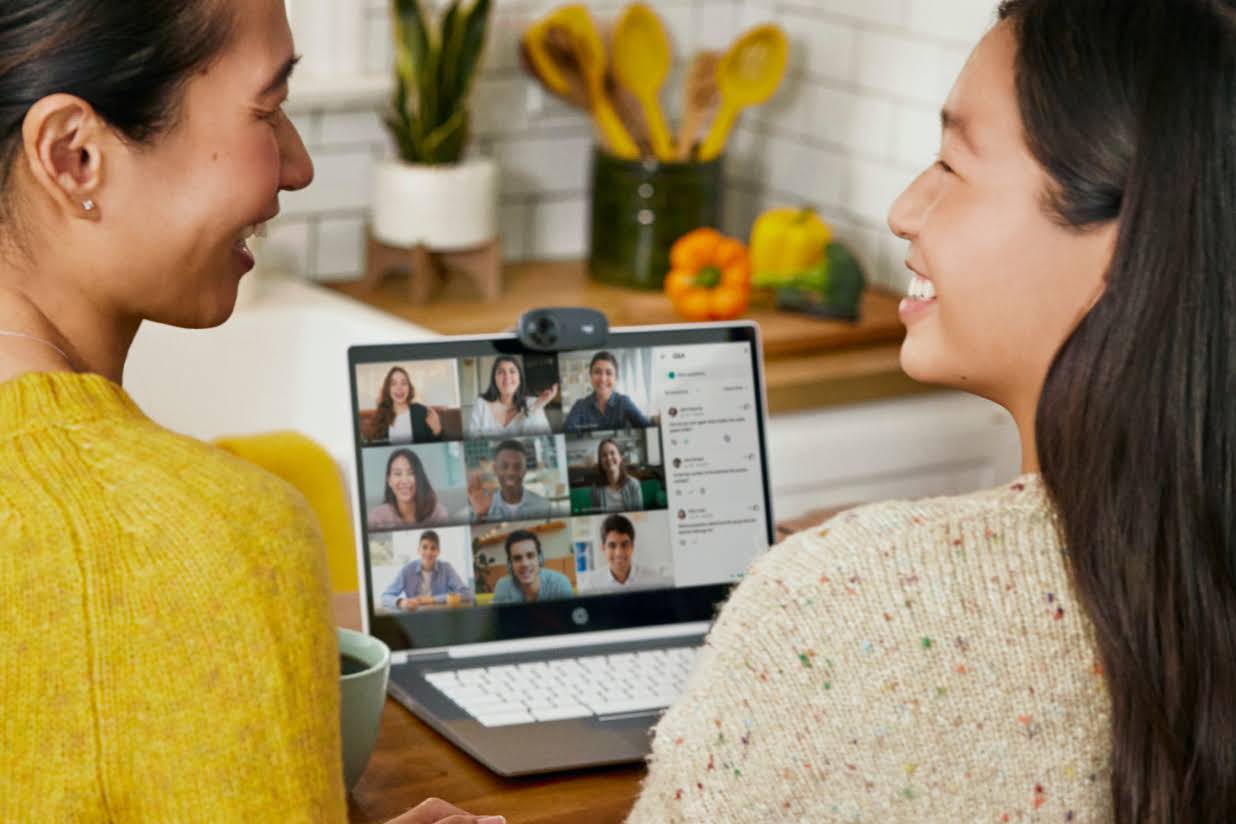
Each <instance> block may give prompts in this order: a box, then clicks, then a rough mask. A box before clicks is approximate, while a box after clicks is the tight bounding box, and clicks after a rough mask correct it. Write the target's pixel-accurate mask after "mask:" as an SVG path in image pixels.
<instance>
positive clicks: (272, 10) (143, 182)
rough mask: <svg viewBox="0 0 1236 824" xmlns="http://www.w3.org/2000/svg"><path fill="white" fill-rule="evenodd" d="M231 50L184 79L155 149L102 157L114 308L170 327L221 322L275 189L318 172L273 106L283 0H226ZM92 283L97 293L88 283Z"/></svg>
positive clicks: (281, 90) (279, 83)
mask: <svg viewBox="0 0 1236 824" xmlns="http://www.w3.org/2000/svg"><path fill="white" fill-rule="evenodd" d="M226 5H227V7H228V8H229V9H230V11H231V13H232V14H233V15H234V17H235V27H234V31H233V33H232V38H231V41H230V43H229V45H228V46H227V47H226V48H225V50H224V51H223V53H222V54H221V55H220V56H219V57H218V59H217V60H216V61H215V62H214V63H212V64H211V65H210V66H209V67H208V68H207V69H206V70H205V71H204V72H198V73H196V74H194V75H193V76H192V77H191V78H190V79H189V80H188V82H187V83H186V84H185V87H184V92H183V99H182V101H181V106H180V112H179V119H178V121H177V122H176V123H175V125H174V126H172V127H171V129H170V130H169V131H168V132H167V133H166V134H165V135H163V136H161V137H159V138H158V139H157V140H155V142H154V143H153V145H151V146H131V145H129V144H127V143H124V142H123V141H120V140H119V138H116V139H115V141H113V142H112V144H111V148H112V149H113V151H110V152H108V153H107V154H106V155H105V162H104V165H103V174H104V182H103V186H102V188H101V189H100V190H99V197H98V210H99V214H100V218H99V223H100V225H101V226H106V227H114V231H112V232H110V233H109V234H108V235H107V236H106V237H102V236H101V235H102V233H98V234H99V235H100V237H99V238H97V239H96V242H97V243H98V244H106V246H107V248H95V249H93V250H92V252H93V254H94V255H96V256H97V259H100V260H115V261H122V262H123V267H124V272H123V277H121V276H120V273H117V274H116V275H115V276H113V277H112V278H109V280H108V283H107V286H108V289H109V292H110V293H109V294H107V295H105V296H102V297H101V299H102V300H103V301H105V303H106V304H108V305H109V306H110V308H112V309H114V310H116V311H118V312H119V313H121V314H124V315H130V316H137V317H143V318H149V319H153V320H157V321H160V322H164V323H169V324H173V325H176V326H186V327H204V326H213V325H217V324H219V323H222V322H223V321H224V320H225V319H226V318H227V317H228V316H229V315H230V314H231V312H232V308H233V306H234V304H235V300H236V288H237V285H238V283H239V281H240V278H241V276H243V275H244V274H245V273H246V272H247V271H249V269H251V268H252V266H253V257H252V254H251V253H250V252H249V250H248V249H247V247H246V245H245V244H244V242H243V240H244V238H245V237H247V236H248V235H249V234H251V232H252V227H254V226H255V225H256V224H261V223H264V222H265V221H267V220H270V219H271V218H273V217H274V216H275V215H276V214H277V213H278V210H279V203H278V195H279V192H280V190H291V189H300V188H303V187H304V186H307V185H308V184H309V182H310V181H311V180H312V179H313V165H312V163H311V161H310V160H309V156H308V154H307V153H306V152H305V147H304V144H303V143H302V142H301V139H300V136H299V134H298V133H297V131H296V127H295V126H294V125H293V124H292V122H291V121H290V120H289V119H288V118H287V117H286V116H285V115H284V114H283V112H282V109H281V108H280V107H281V105H282V102H283V100H284V99H285V98H286V96H287V82H286V79H287V74H288V72H289V71H290V63H291V60H292V57H293V46H292V35H291V31H290V29H289V28H288V21H287V16H286V14H285V12H284V3H283V2H282V0H226ZM86 287H87V288H97V286H96V285H93V284H86Z"/></svg>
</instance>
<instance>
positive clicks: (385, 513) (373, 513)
mask: <svg viewBox="0 0 1236 824" xmlns="http://www.w3.org/2000/svg"><path fill="white" fill-rule="evenodd" d="M368 521H369V528H370V529H385V528H388V527H393V526H399V525H400V524H401V523H402V522H401V521H400V519H399V513H397V512H396V511H395V507H393V506H391V505H390V504H389V503H386V502H383V503H380V504H378V505H377V506H375V507H373V508H372V509H370V510H369V515H368Z"/></svg>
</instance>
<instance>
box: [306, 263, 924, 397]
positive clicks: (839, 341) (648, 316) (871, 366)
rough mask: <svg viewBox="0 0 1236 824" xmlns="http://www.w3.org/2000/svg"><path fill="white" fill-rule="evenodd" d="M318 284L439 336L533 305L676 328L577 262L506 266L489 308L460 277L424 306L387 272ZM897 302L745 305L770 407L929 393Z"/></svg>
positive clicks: (666, 314) (651, 295)
mask: <svg viewBox="0 0 1236 824" xmlns="http://www.w3.org/2000/svg"><path fill="white" fill-rule="evenodd" d="M326 285H327V286H329V287H330V288H332V289H335V290H336V291H338V292H340V293H342V294H345V295H348V296H350V297H352V298H355V299H357V300H360V301H362V302H364V303H367V304H369V305H371V306H373V307H375V308H377V309H381V310H383V311H385V312H389V313H390V314H392V315H396V316H398V317H401V318H406V319H407V320H410V321H412V322H413V323H416V324H419V325H421V326H424V327H426V328H428V329H432V330H434V331H435V332H440V333H442V334H486V333H491V332H495V331H499V330H503V329H510V328H512V327H513V326H514V324H515V321H516V320H517V319H518V317H519V315H520V314H522V313H523V312H524V311H526V310H528V309H533V308H536V307H540V306H589V307H592V308H595V309H599V310H601V311H603V312H605V314H606V316H607V317H608V318H609V320H610V324H611V325H613V326H629V325H636V324H649V323H676V322H679V319H678V318H677V317H676V316H675V315H674V313H673V311H672V310H671V309H670V306H669V303H668V301H667V300H666V299H665V298H664V297H663V296H662V295H661V294H660V293H657V292H644V291H640V290H634V289H622V288H619V287H615V286H608V285H605V284H601V283H596V282H594V281H592V280H590V279H589V278H588V276H587V271H586V266H585V264H584V263H583V262H580V261H569V262H550V263H517V264H512V265H509V266H507V267H506V268H505V269H504V271H503V296H502V298H501V300H498V301H495V302H492V303H484V302H482V301H480V300H478V299H477V297H476V293H475V292H474V291H473V290H472V287H471V286H470V284H468V283H467V282H466V280H465V279H463V278H450V277H448V278H447V279H446V281H445V282H444V283H443V284H442V286H441V287H440V289H439V290H438V292H437V293H435V295H434V297H433V299H432V301H431V302H429V303H426V304H421V305H415V304H412V303H411V302H410V301H409V299H408V293H409V289H408V282H407V276H391V277H389V278H387V279H386V280H385V281H384V282H383V283H382V285H381V286H379V287H378V288H377V289H376V290H373V291H368V290H366V288H365V287H364V286H363V285H362V284H361V283H360V282H359V281H358V282H342V283H333V284H326ZM898 302H899V298H898V297H897V296H894V295H892V294H890V293H888V292H884V291H881V290H878V289H868V290H867V292H866V294H865V295H864V296H863V304H862V308H861V319H860V320H859V322H858V323H846V322H844V321H835V320H820V319H816V318H811V317H807V316H805V315H798V314H794V313H790V312H778V311H776V310H775V309H773V308H771V307H768V306H760V305H756V306H753V307H752V310H751V311H750V312H749V313H748V317H750V318H751V319H752V320H754V321H756V322H757V323H759V325H760V330H761V333H762V335H763V337H764V358H765V382H766V384H767V387H768V405H769V408H770V410H771V411H772V412H774V413H779V412H794V411H802V410H809V409H817V408H820V407H826V406H835V405H839V404H845V403H854V402H858V401H864V400H873V399H876V398H888V397H896V396H901V395H908V394H917V393H920V392H925V391H929V388H928V387H925V386H923V385H922V384H919V383H916V382H915V381H912V380H911V379H910V378H909V377H907V376H906V375H905V373H904V372H902V371H901V366H900V363H899V360H898V353H899V351H900V348H901V340H902V337H903V334H904V329H903V327H902V325H901V322H900V321H899V320H898V318H897V304H898Z"/></svg>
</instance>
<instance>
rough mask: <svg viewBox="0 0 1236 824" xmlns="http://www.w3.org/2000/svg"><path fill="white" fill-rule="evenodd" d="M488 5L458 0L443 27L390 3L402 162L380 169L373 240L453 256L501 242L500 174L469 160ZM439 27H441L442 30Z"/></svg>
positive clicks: (394, 116)
mask: <svg viewBox="0 0 1236 824" xmlns="http://www.w3.org/2000/svg"><path fill="white" fill-rule="evenodd" d="M490 8H491V0H472V2H471V4H470V5H467V6H465V5H464V3H463V2H462V0H451V2H449V3H448V4H447V6H446V7H445V9H444V10H443V11H442V12H441V14H439V15H437V17H436V18H431V17H430V16H428V15H427V14H426V13H425V11H424V10H423V9H422V6H421V3H420V1H419V0H393V2H392V14H393V22H394V26H393V28H394V35H395V90H394V93H393V95H392V98H391V105H390V109H389V111H387V112H386V116H385V123H386V127H387V129H388V130H389V131H390V134H391V136H392V137H393V138H394V141H395V146H396V149H397V154H398V157H397V158H396V159H394V160H390V161H387V162H384V163H379V164H378V166H377V170H376V173H375V175H376V176H375V181H374V216H373V234H374V237H375V238H376V239H377V240H378V241H380V242H382V243H384V244H387V245H389V246H397V247H406V248H411V247H414V246H421V245H423V246H425V247H427V248H429V249H431V250H434V251H456V250H462V249H471V248H476V247H478V246H482V245H484V244H486V243H488V242H489V241H491V240H493V239H495V238H496V237H497V208H498V206H497V201H498V196H497V177H498V176H497V168H496V165H495V164H494V162H493V161H492V160H491V159H489V158H482V157H466V156H465V152H466V150H467V148H468V139H469V136H470V132H469V125H470V118H469V112H468V96H469V94H470V93H471V91H472V85H473V81H474V80H475V78H476V73H477V67H478V66H479V64H480V59H481V51H482V49H483V47H484V45H485V33H486V30H487V28H488V24H489V13H490ZM435 24H436V25H435Z"/></svg>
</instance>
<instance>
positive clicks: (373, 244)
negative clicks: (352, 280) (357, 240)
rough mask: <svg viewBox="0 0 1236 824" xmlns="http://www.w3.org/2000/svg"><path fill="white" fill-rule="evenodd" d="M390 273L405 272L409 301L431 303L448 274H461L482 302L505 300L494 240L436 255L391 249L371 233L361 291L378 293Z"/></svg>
mask: <svg viewBox="0 0 1236 824" xmlns="http://www.w3.org/2000/svg"><path fill="white" fill-rule="evenodd" d="M391 272H404V273H407V274H408V275H409V278H408V301H409V303H412V304H423V303H428V302H429V298H430V296H431V295H432V294H433V292H434V289H435V288H437V286H438V284H439V283H440V282H441V281H442V279H443V278H445V277H446V275H447V273H448V272H458V273H459V274H462V275H464V276H465V277H467V278H468V279H469V280H471V281H472V283H473V285H475V286H476V289H477V292H478V293H479V295H480V297H481V299H482V300H484V301H485V302H487V303H492V302H494V301H496V300H498V299H499V298H500V297H501V296H502V244H501V241H500V240H498V239H497V238H495V239H494V240H491V241H490V242H489V243H486V244H485V245H484V246H478V247H476V248H475V249H464V250H462V251H457V252H433V251H430V249H429V248H428V247H426V246H415V247H413V248H411V249H407V248H403V247H400V246H388V245H386V244H385V243H382V242H381V241H380V240H378V239H377V238H375V237H374V236H373V234H372V233H369V235H368V240H367V246H366V254H365V276H364V277H363V278H361V280H360V283H359V284H358V285H359V286H360V290H361V291H362V292H365V293H371V292H374V291H376V290H377V288H378V287H379V286H380V285H381V284H382V281H383V280H385V279H386V276H387V275H389V274H390V273H391Z"/></svg>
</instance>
